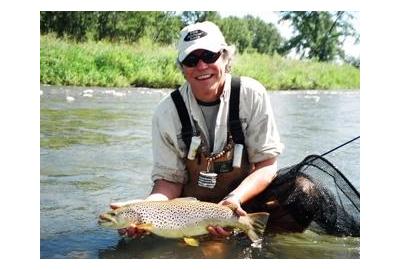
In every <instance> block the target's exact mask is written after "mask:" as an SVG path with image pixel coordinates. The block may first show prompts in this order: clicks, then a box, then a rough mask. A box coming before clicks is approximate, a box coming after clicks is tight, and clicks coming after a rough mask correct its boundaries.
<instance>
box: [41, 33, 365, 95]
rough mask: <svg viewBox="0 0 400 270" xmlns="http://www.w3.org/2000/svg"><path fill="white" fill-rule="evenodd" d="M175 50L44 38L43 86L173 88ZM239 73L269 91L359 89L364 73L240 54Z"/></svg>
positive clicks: (236, 68) (177, 77)
mask: <svg viewBox="0 0 400 270" xmlns="http://www.w3.org/2000/svg"><path fill="white" fill-rule="evenodd" d="M175 58H176V51H175V48H173V47H159V46H156V45H154V44H153V43H151V42H149V41H142V42H140V43H137V44H120V43H119V44H116V43H110V42H85V43H76V42H72V41H66V40H60V39H56V38H54V37H52V36H41V39H40V82H41V83H43V84H52V85H76V86H110V87H111V86H115V87H126V86H130V85H133V86H144V87H151V88H160V87H166V88H173V87H175V86H176V85H178V84H181V83H182V82H183V77H182V75H181V73H180V71H179V70H178V69H177V68H176V67H175ZM233 73H234V74H236V75H245V76H250V77H253V78H255V79H257V80H259V81H260V82H261V83H262V84H264V85H265V86H266V87H267V89H359V87H360V71H359V69H356V68H354V67H352V66H350V65H334V64H329V63H319V62H313V61H298V60H288V59H285V58H282V57H280V56H277V55H276V56H267V55H261V54H257V53H245V54H243V55H237V56H236V59H235V64H234V68H233Z"/></svg>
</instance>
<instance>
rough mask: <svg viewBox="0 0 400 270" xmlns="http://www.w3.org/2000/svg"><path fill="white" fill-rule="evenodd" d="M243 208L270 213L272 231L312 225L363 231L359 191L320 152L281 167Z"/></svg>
mask: <svg viewBox="0 0 400 270" xmlns="http://www.w3.org/2000/svg"><path fill="white" fill-rule="evenodd" d="M243 208H244V209H245V210H246V211H248V212H259V211H265V212H268V213H270V218H269V221H268V226H267V228H268V231H270V232H282V231H283V232H285V231H286V232H302V231H304V230H305V229H311V230H314V231H317V232H319V233H327V234H333V235H349V236H359V235H360V194H359V192H358V191H357V190H356V189H355V188H354V187H353V185H352V184H351V183H350V182H349V181H348V179H347V178H346V177H345V176H344V175H343V174H342V173H341V172H340V171H339V170H338V169H337V168H336V167H335V166H333V165H332V164H331V163H330V162H329V161H328V160H326V159H325V158H323V157H321V156H317V155H310V156H307V157H306V158H305V159H304V160H303V161H302V162H300V163H298V164H296V165H294V166H291V167H288V168H284V169H281V170H279V171H278V174H277V176H276V178H275V179H274V181H272V183H271V184H270V186H269V187H268V188H267V189H266V190H265V191H263V192H262V193H261V194H259V195H258V196H257V197H256V198H254V199H253V200H251V201H250V202H247V203H246V204H244V205H243Z"/></svg>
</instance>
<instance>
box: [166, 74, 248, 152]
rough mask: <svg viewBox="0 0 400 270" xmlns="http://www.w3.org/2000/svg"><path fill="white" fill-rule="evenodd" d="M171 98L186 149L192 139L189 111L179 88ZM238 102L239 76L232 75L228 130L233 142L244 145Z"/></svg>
mask: <svg viewBox="0 0 400 270" xmlns="http://www.w3.org/2000/svg"><path fill="white" fill-rule="evenodd" d="M171 97H172V100H173V101H174V103H175V107H176V110H177V111H178V115H179V119H180V120H181V125H182V130H181V133H182V139H183V141H184V143H185V144H186V147H187V149H188V150H189V148H190V143H191V141H192V136H193V129H192V124H191V123H190V118H189V113H188V111H187V109H186V105H185V102H184V101H183V98H182V96H181V94H180V92H179V88H177V89H176V90H175V91H173V92H172V93H171ZM239 102H240V78H239V77H232V81H231V96H230V99H229V124H228V126H229V130H230V132H231V134H232V139H233V142H234V143H236V144H243V145H244V135H243V131H242V125H241V123H240V119H239Z"/></svg>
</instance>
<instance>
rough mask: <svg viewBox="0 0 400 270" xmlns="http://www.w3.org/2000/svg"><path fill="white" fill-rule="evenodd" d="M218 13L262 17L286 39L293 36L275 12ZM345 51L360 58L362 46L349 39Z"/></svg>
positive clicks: (356, 17)
mask: <svg viewBox="0 0 400 270" xmlns="http://www.w3.org/2000/svg"><path fill="white" fill-rule="evenodd" d="M218 13H219V14H220V15H221V16H222V17H228V16H236V17H244V16H245V15H249V14H250V15H253V16H254V17H260V18H261V19H262V20H264V21H265V22H268V23H272V24H274V25H275V26H276V27H277V28H278V30H279V32H280V34H281V35H282V36H283V37H284V38H285V39H289V38H290V37H291V35H292V28H291V26H290V23H289V22H281V23H278V20H279V16H278V15H277V14H276V13H275V12H273V11H254V10H253V11H245V10H243V11H241V10H237V11H218ZM353 14H354V16H355V18H354V20H353V27H354V29H356V30H357V32H360V23H359V12H353ZM343 49H344V50H345V52H346V54H347V55H351V56H353V57H357V58H359V57H360V44H356V45H355V44H354V39H353V38H350V37H349V38H347V39H346V41H345V43H344V46H343Z"/></svg>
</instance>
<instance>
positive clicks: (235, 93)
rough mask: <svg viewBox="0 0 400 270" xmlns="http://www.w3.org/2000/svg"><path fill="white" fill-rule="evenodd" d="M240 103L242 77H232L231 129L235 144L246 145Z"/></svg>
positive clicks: (230, 100)
mask: <svg viewBox="0 0 400 270" xmlns="http://www.w3.org/2000/svg"><path fill="white" fill-rule="evenodd" d="M239 103H240V78H239V77H232V81H231V96H230V99H229V130H230V132H231V134H232V139H233V142H234V143H235V144H242V145H244V135H243V130H242V124H241V123H240V119H239Z"/></svg>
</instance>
